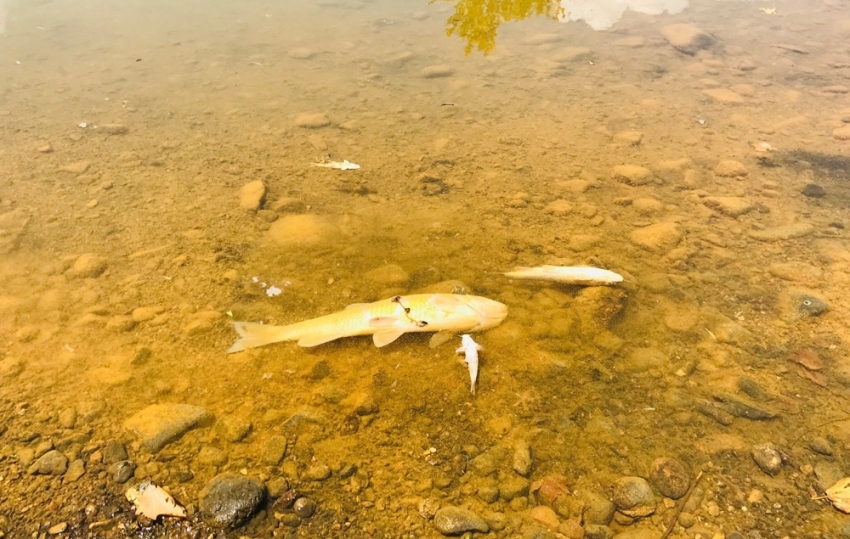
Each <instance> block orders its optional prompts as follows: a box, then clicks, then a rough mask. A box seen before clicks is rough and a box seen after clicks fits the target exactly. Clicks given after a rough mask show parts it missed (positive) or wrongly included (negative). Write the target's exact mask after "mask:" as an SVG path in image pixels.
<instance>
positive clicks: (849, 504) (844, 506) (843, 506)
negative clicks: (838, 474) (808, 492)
mask: <svg viewBox="0 0 850 539" xmlns="http://www.w3.org/2000/svg"><path fill="white" fill-rule="evenodd" d="M826 497H827V498H829V501H831V502H832V505H833V506H834V507H835V508H836V509H838V510H839V511H842V512H844V513H850V477H845V478H844V479H842V480H841V481H839V482H838V483H836V484H834V485H832V486H831V487H829V488H828V489H826Z"/></svg>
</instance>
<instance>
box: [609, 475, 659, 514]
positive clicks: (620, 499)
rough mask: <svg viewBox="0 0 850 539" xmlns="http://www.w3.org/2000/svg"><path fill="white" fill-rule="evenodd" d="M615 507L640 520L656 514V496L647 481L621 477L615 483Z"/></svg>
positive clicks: (640, 478) (638, 478)
mask: <svg viewBox="0 0 850 539" xmlns="http://www.w3.org/2000/svg"><path fill="white" fill-rule="evenodd" d="M613 502H614V505H615V506H616V507H617V510H618V511H619V512H621V513H623V514H624V515H626V516H629V517H632V518H640V517H646V516H649V515H651V514H652V513H654V512H655V496H654V495H653V494H652V488H650V486H649V483H648V482H647V481H646V479H644V478H642V477H621V478H620V479H618V480H617V482H616V483H614V495H613Z"/></svg>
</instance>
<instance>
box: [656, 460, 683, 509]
mask: <svg viewBox="0 0 850 539" xmlns="http://www.w3.org/2000/svg"><path fill="white" fill-rule="evenodd" d="M649 480H650V481H652V484H653V485H655V488H657V489H658V491H659V492H661V494H663V495H665V496H667V497H668V498H671V499H673V500H678V499H679V498H681V497H682V496H684V495H685V494H686V493H687V492H688V487H690V486H691V474H690V473H688V469H687V468H685V465H684V464H682V463H681V462H679V461H678V460H676V459H672V458H667V457H662V458H660V459H655V460H654V461H653V462H652V464H651V465H650V467H649Z"/></svg>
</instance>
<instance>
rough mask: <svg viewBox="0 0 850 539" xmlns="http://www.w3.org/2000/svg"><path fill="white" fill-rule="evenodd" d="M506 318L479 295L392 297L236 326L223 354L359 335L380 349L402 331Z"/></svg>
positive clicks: (464, 327) (480, 325)
mask: <svg viewBox="0 0 850 539" xmlns="http://www.w3.org/2000/svg"><path fill="white" fill-rule="evenodd" d="M507 315H508V307H507V305H504V304H503V303H499V302H498V301H494V300H492V299H487V298H484V297H481V296H465V295H460V294H414V295H410V296H394V297H392V298H389V299H383V300H380V301H376V302H374V303H355V304H352V305H349V306H348V307H346V308H345V309H344V310H342V311H339V312H336V313H333V314H328V315H325V316H320V317H318V318H314V319H312V320H305V321H303V322H297V323H295V324H290V325H288V326H268V325H264V324H256V323H253V322H234V323H233V326H234V328H236V332H237V333H239V336H240V337H241V338H240V339H239V340H238V341H236V342H235V343H233V346H231V347H230V348H229V349H228V350H227V352H228V353H233V352H240V351H242V350H245V349H247V348H256V347H258V346H265V345H267V344H271V343H275V342H281V341H298V345H299V346H305V347H307V346H317V345H320V344H324V343H326V342H330V341H333V340H336V339H340V338H342V337H354V336H357V335H372V340H373V342H374V343H375V346H378V347H382V346H386V345H388V344H390V343H391V342H393V341H395V340H396V339H398V338H399V337H401V336H402V335H404V334H405V333H422V332H439V331H450V332H455V333H458V332H472V331H482V330H485V329H489V328H492V327H495V326H498V325H499V324H501V323H502V320H504V319H505V317H506V316H507Z"/></svg>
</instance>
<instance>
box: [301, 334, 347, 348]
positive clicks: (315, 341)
mask: <svg viewBox="0 0 850 539" xmlns="http://www.w3.org/2000/svg"><path fill="white" fill-rule="evenodd" d="M340 337H343V335H337V334H328V333H317V334H315V335H307V336H306V337H301V338H300V339H298V346H301V347H303V348H310V347H311V346H319V345H320V344H325V343H327V342H331V341H333V340H336V339H339V338H340Z"/></svg>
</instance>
